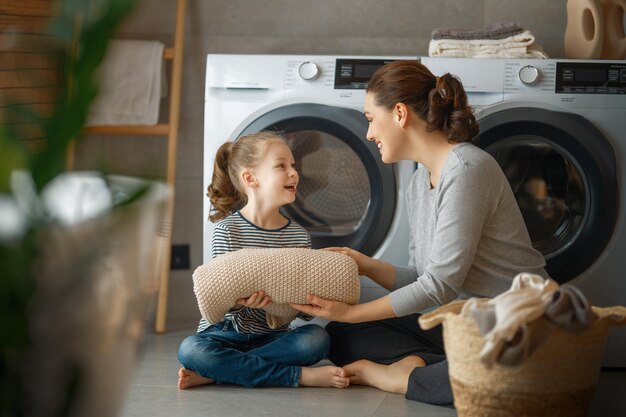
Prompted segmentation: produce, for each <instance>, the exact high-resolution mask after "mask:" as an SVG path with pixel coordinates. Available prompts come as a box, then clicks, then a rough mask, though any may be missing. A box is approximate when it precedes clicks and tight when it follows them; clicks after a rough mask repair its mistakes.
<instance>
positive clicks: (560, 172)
mask: <svg viewBox="0 0 626 417" xmlns="http://www.w3.org/2000/svg"><path fill="white" fill-rule="evenodd" d="M479 124H480V134H479V135H478V137H477V144H478V145H479V146H480V147H482V148H483V149H485V150H486V151H487V152H489V153H490V154H491V155H493V156H494V157H495V158H496V160H497V161H498V163H499V164H500V166H501V167H502V169H503V171H504V173H505V174H506V176H507V178H508V180H509V182H510V184H511V187H512V188H513V192H514V193H515V197H516V199H517V202H518V204H519V206H520V209H521V211H522V215H523V216H524V220H525V222H526V226H527V227H528V231H529V233H530V237H531V240H532V242H533V245H534V247H535V248H536V249H538V250H539V251H541V252H542V253H543V255H544V256H545V258H546V262H547V267H546V270H547V272H548V273H549V274H550V276H551V277H552V278H554V279H555V280H556V281H558V282H560V283H563V282H566V281H569V280H571V279H573V278H575V277H576V276H578V275H580V274H581V273H582V272H583V271H585V270H586V269H587V268H588V267H589V266H591V264H593V262H594V261H595V260H596V259H597V258H598V256H600V254H601V253H602V251H603V249H604V248H605V246H606V244H607V243H608V241H609V238H610V237H611V234H612V232H613V228H614V225H615V222H616V219H617V215H618V204H619V203H618V201H619V199H618V186H617V169H616V162H615V153H614V151H613V148H612V146H611V145H610V143H609V142H608V140H607V139H606V137H605V136H604V135H603V134H602V133H601V132H600V131H599V130H598V129H597V128H596V127H595V126H594V125H593V124H592V123H591V122H589V121H588V120H587V119H585V118H583V117H581V116H579V115H576V114H572V113H562V112H556V111H550V110H546V109H541V108H515V109H508V110H504V111H500V112H497V113H493V114H491V115H488V116H486V117H484V118H483V119H481V120H480V121H479Z"/></svg>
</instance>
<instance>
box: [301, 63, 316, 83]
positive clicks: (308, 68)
mask: <svg viewBox="0 0 626 417" xmlns="http://www.w3.org/2000/svg"><path fill="white" fill-rule="evenodd" d="M298 75H300V77H301V78H302V79H303V80H307V81H311V80H314V79H316V78H317V77H319V75H320V69H319V67H318V66H317V65H316V64H315V63H314V62H311V61H305V62H303V63H302V64H300V66H299V67H298Z"/></svg>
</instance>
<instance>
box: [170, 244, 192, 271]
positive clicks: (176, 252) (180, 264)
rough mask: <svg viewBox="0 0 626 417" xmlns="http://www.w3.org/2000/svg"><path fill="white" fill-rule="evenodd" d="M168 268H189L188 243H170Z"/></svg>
mask: <svg viewBox="0 0 626 417" xmlns="http://www.w3.org/2000/svg"><path fill="white" fill-rule="evenodd" d="M170 269H189V245H172V258H171V264H170Z"/></svg>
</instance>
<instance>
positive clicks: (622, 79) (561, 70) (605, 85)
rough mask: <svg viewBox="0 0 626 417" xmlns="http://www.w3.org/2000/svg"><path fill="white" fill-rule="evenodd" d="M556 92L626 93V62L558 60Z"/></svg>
mask: <svg viewBox="0 0 626 417" xmlns="http://www.w3.org/2000/svg"><path fill="white" fill-rule="evenodd" d="M555 92H556V93H566V94H626V62H567V61H564V62H557V65H556V87H555Z"/></svg>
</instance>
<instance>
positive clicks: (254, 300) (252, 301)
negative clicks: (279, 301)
mask: <svg viewBox="0 0 626 417" xmlns="http://www.w3.org/2000/svg"><path fill="white" fill-rule="evenodd" d="M237 304H240V305H242V306H244V307H248V308H260V309H265V307H268V306H270V305H272V297H270V296H269V295H266V294H265V291H256V292H254V293H252V295H251V296H250V297H248V298H240V299H238V300H237Z"/></svg>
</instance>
